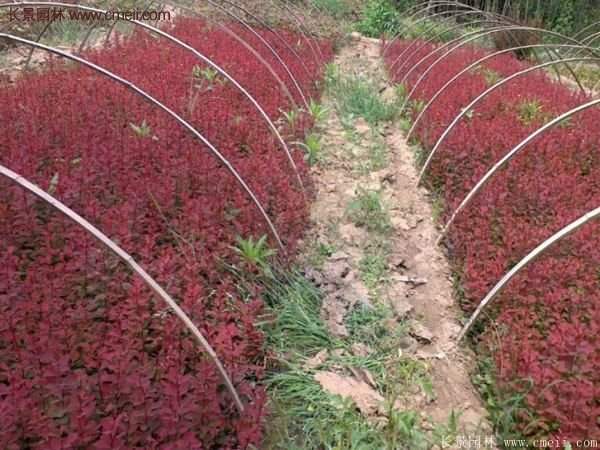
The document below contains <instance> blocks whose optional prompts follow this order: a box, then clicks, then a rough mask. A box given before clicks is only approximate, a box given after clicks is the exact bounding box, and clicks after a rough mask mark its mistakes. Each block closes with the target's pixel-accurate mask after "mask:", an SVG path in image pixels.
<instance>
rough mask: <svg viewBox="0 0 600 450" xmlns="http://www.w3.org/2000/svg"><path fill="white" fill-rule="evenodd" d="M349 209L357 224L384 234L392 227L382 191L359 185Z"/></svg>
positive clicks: (350, 215)
mask: <svg viewBox="0 0 600 450" xmlns="http://www.w3.org/2000/svg"><path fill="white" fill-rule="evenodd" d="M347 211H348V216H349V218H350V220H352V222H354V224H355V225H356V226H359V227H365V228H366V229H367V230H368V231H373V232H376V233H381V234H384V233H386V232H388V231H389V230H390V229H391V227H392V225H391V222H390V217H389V214H388V212H387V209H386V207H385V206H384V205H383V201H382V199H381V192H380V191H376V190H369V189H364V188H362V187H359V188H358V190H357V191H356V196H355V197H354V199H352V201H351V202H350V204H349V205H348V210H347Z"/></svg>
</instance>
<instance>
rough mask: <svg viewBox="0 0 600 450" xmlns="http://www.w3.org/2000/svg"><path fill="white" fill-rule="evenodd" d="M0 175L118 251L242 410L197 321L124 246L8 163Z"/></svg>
mask: <svg viewBox="0 0 600 450" xmlns="http://www.w3.org/2000/svg"><path fill="white" fill-rule="evenodd" d="M0 175H2V176H4V177H6V178H8V179H9V180H11V181H13V182H14V183H16V184H18V185H19V186H21V187H22V188H24V189H26V190H27V191H29V192H31V193H32V194H34V195H35V196H37V197H38V198H40V199H41V200H43V201H44V202H46V203H48V204H49V205H51V206H52V207H53V208H55V209H57V210H58V211H60V212H61V213H62V214H64V215H65V216H66V217H67V218H69V219H70V220H72V221H73V222H75V224H77V225H79V226H80V227H82V228H83V229H84V230H86V231H87V232H88V233H90V234H91V235H92V236H94V237H95V238H96V239H97V240H98V241H100V243H101V244H103V245H104V246H105V247H107V248H108V249H109V250H110V251H112V252H113V253H114V254H115V255H117V256H118V257H119V258H120V259H121V260H122V261H123V262H124V263H125V264H127V265H128V266H129V267H131V269H132V270H133V271H134V272H135V273H136V274H138V275H139V276H140V277H141V278H142V280H144V282H145V283H146V285H147V286H148V287H149V288H150V289H151V290H152V291H154V293H156V294H157V295H158V296H159V297H160V298H161V299H162V300H163V301H164V302H165V303H166V304H167V305H168V306H169V308H171V309H172V310H173V312H174V313H175V315H176V316H177V318H178V319H179V320H180V321H181V322H182V323H183V324H184V325H185V327H186V328H187V329H188V330H190V332H191V333H192V335H193V336H194V338H195V339H196V341H198V344H200V346H201V347H202V348H203V349H204V351H205V352H206V353H208V355H209V357H210V359H211V360H212V362H213V364H214V365H215V367H216V368H217V371H218V372H219V374H220V376H221V378H222V379H223V382H224V383H225V385H226V386H227V390H228V391H229V393H230V394H231V396H232V397H233V399H234V401H235V404H236V407H237V409H238V410H239V412H240V413H242V412H244V405H243V403H242V401H241V399H240V396H239V395H238V392H237V390H236V389H235V387H234V386H233V383H232V382H231V379H230V378H229V375H228V374H227V372H226V371H225V368H224V367H223V364H222V363H221V360H220V359H219V357H218V356H217V354H216V352H215V351H214V349H213V348H212V346H211V345H210V344H209V342H208V341H207V340H206V338H205V337H204V335H203V334H202V332H201V331H200V330H199V329H198V328H197V327H196V325H194V323H193V322H192V321H191V319H190V318H189V317H188V315H187V314H186V313H185V312H184V311H183V310H182V309H181V308H180V307H179V305H178V304H177V302H175V300H173V299H172V298H171V296H169V294H167V292H166V291H165V290H164V289H163V288H162V287H161V286H160V285H159V284H158V283H157V282H156V281H155V280H154V278H152V277H151V276H150V275H149V274H148V273H147V272H146V271H145V270H144V269H143V268H142V267H141V266H140V265H139V264H138V263H137V262H136V261H135V260H134V259H133V257H132V256H131V255H129V254H128V253H127V252H125V250H123V249H122V248H121V247H119V246H118V245H117V244H116V243H115V242H114V241H113V240H112V239H110V238H109V237H108V236H106V235H105V234H104V233H102V232H101V231H100V230H99V229H98V228H96V227H95V226H94V225H92V224H91V223H90V222H88V221H87V220H86V219H84V218H83V217H81V216H80V215H79V214H77V213H76V212H75V211H73V210H72V209H71V208H69V207H68V206H66V205H65V204H64V203H62V202H60V201H59V200H58V199H56V198H55V197H53V196H51V195H50V194H48V193H46V192H45V191H43V190H42V189H40V188H39V187H38V186H36V185H35V184H33V183H31V182H30V181H28V180H27V179H26V178H23V177H22V176H21V175H19V174H18V173H16V172H13V171H12V170H10V169H8V168H7V167H4V166H3V165H0Z"/></svg>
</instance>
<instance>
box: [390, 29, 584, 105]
mask: <svg viewBox="0 0 600 450" xmlns="http://www.w3.org/2000/svg"><path fill="white" fill-rule="evenodd" d="M517 30H519V31H536V32H538V33H541V34H548V35H551V36H558V37H561V38H563V39H565V40H568V41H571V38H568V37H566V36H564V35H562V34H560V33H556V32H554V31H548V30H543V29H540V28H535V27H526V26H520V25H511V26H503V27H497V28H492V29H489V30H485V31H483V32H481V31H476V32H472V33H467V34H465V35H464V36H462V38H461V39H464V38H467V37H468V39H466V40H464V41H462V42H459V43H458V44H457V45H455V46H454V47H452V48H450V49H449V50H448V51H446V52H445V53H444V54H442V55H441V56H440V57H439V58H437V59H436V60H435V61H434V62H433V63H431V64H430V65H429V67H428V68H427V69H426V70H425V71H424V72H423V73H422V74H421V76H420V77H419V79H418V80H417V81H416V82H415V84H414V85H413V87H412V89H411V91H410V92H409V93H408V95H407V96H406V98H405V100H404V103H403V104H402V106H401V108H400V112H403V111H404V109H405V108H406V105H407V104H408V102H409V100H410V98H411V97H412V95H413V94H414V93H415V92H416V90H417V88H418V87H419V85H420V84H421V82H422V81H423V80H424V79H425V78H427V75H429V73H430V72H431V71H432V70H433V69H434V68H435V67H436V66H437V65H438V64H439V63H440V62H441V61H443V60H444V59H445V58H447V57H448V56H450V54H452V53H453V52H455V51H456V50H458V49H460V48H462V47H464V46H465V45H467V44H468V43H470V42H472V41H475V40H477V39H481V38H482V37H485V36H489V35H492V34H494V33H498V32H508V31H517ZM575 43H576V44H580V43H579V42H575ZM451 45H452V44H451ZM446 47H448V46H441V47H438V50H439V49H445V48H446ZM438 50H436V51H433V52H431V53H430V54H429V55H428V56H426V57H425V58H423V59H422V60H421V61H419V63H417V65H415V66H414V67H413V68H412V69H411V70H409V71H408V72H407V73H406V74H405V75H404V77H403V79H402V81H401V82H404V81H405V80H406V79H407V78H408V76H409V75H410V74H411V73H412V72H413V71H414V69H415V68H416V67H417V66H418V65H420V64H421V63H422V62H423V61H425V60H426V59H427V58H429V56H431V55H432V54H435V53H437V52H438ZM573 75H574V77H575V78H576V79H577V75H575V74H573ZM578 84H579V85H580V89H581V90H584V89H583V86H581V84H580V83H578Z"/></svg>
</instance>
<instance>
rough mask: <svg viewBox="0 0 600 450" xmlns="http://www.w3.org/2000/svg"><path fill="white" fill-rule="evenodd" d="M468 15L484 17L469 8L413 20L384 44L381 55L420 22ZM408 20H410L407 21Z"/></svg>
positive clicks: (481, 12)
mask: <svg viewBox="0 0 600 450" xmlns="http://www.w3.org/2000/svg"><path fill="white" fill-rule="evenodd" d="M467 12H468V13H469V14H480V15H484V16H485V13H484V12H483V11H480V10H478V9H476V8H469V9H467V11H442V12H438V13H435V14H431V15H426V16H423V17H421V18H419V19H417V20H415V21H414V22H411V23H409V25H408V27H406V28H405V29H403V31H402V32H399V33H397V34H396V35H395V36H394V37H393V38H392V39H390V40H389V42H386V44H385V46H384V48H383V52H382V55H383V56H385V54H386V53H387V52H388V50H389V49H390V48H391V47H392V45H393V44H394V43H395V42H396V41H397V40H398V39H399V38H400V36H402V34H403V33H404V32H406V30H409V31H412V30H413V29H414V28H415V27H416V26H417V25H419V24H420V23H421V22H425V21H432V22H433V21H434V20H433V19H435V18H436V17H439V16H449V18H455V17H457V16H458V17H460V16H462V15H463V14H465V13H467ZM409 20H410V19H409ZM402 55H403V54H402V53H401V54H400V56H402Z"/></svg>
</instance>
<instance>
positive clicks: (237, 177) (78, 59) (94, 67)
mask: <svg viewBox="0 0 600 450" xmlns="http://www.w3.org/2000/svg"><path fill="white" fill-rule="evenodd" d="M0 37H3V38H5V39H8V40H11V41H14V42H19V43H21V44H25V45H31V46H35V47H36V48H38V49H41V50H44V51H46V52H48V53H52V54H55V55H58V56H61V57H63V58H65V59H68V60H71V61H75V62H77V63H79V64H82V65H83V66H85V67H88V68H90V69H92V70H94V71H96V72H98V73H100V74H101V75H103V76H105V77H107V78H109V79H110V80H113V81H116V82H117V83H119V84H121V85H123V86H124V87H125V88H127V89H129V90H131V91H133V92H135V93H136V94H138V95H139V96H141V97H142V98H143V99H145V100H146V101H148V102H149V103H151V104H152V105H154V106H156V107H158V108H159V109H161V110H162V111H164V112H165V113H167V114H168V115H169V116H171V117H172V118H173V119H175V121H177V122H178V123H179V124H180V125H181V126H182V127H183V128H185V129H186V130H188V131H189V132H191V133H192V134H193V135H194V137H196V138H197V139H198V140H199V141H200V142H202V143H203V144H204V145H206V146H207V147H208V149H209V151H210V153H211V154H212V155H213V156H214V157H215V158H216V159H217V161H219V162H220V163H221V164H222V165H223V167H225V168H226V169H227V170H228V171H229V173H231V175H233V177H234V178H235V180H236V181H237V183H238V184H239V185H240V187H241V188H242V189H243V190H244V192H245V193H246V195H248V197H249V199H250V200H251V201H252V203H254V205H255V206H256V208H257V209H258V211H259V212H260V214H261V215H262V217H263V219H264V221H265V223H266V225H267V228H269V230H270V232H271V235H272V236H273V237H274V238H275V240H276V242H277V245H278V246H279V248H280V249H281V250H282V251H284V252H285V247H284V246H283V242H282V241H281V239H280V237H279V233H278V232H277V229H276V228H275V225H273V222H272V221H271V219H270V218H269V216H268V214H267V213H266V211H265V209H264V208H263V206H262V204H261V203H260V201H259V200H258V198H257V197H256V195H255V194H254V192H253V191H252V190H251V189H250V187H249V186H248V185H247V184H246V182H245V181H244V179H243V178H242V177H241V175H240V174H239V173H238V172H237V171H236V170H235V168H234V167H233V166H232V165H231V163H230V162H229V160H227V158H225V156H223V154H221V152H220V151H219V150H218V149H217V148H216V147H215V146H214V145H213V144H212V143H211V142H210V141H209V140H208V139H206V138H205V137H204V136H203V135H202V134H201V133H200V132H199V131H198V130H196V129H195V128H194V127H193V126H192V125H190V124H189V123H188V122H186V121H185V120H184V119H183V118H182V117H180V116H179V115H178V114H177V113H175V112H174V111H173V110H171V109H169V108H168V107H167V106H165V105H164V104H162V103H161V102H159V101H158V100H156V99H155V98H154V97H152V96H151V95H150V94H148V93H147V92H146V91H144V90H142V89H140V88H139V87H137V86H136V85H135V84H133V83H131V82H130V81H128V80H126V79H124V78H121V77H119V76H118V75H116V74H114V73H112V72H111V71H109V70H107V69H105V68H103V67H100V66H98V65H96V64H94V63H92V62H90V61H87V60H85V59H83V58H81V57H79V56H75V55H71V54H69V53H66V52H64V51H62V50H59V49H57V48H54V47H49V46H46V45H43V44H40V43H38V42H33V41H29V40H27V39H23V38H20V37H17V36H13V35H11V34H7V33H0Z"/></svg>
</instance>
